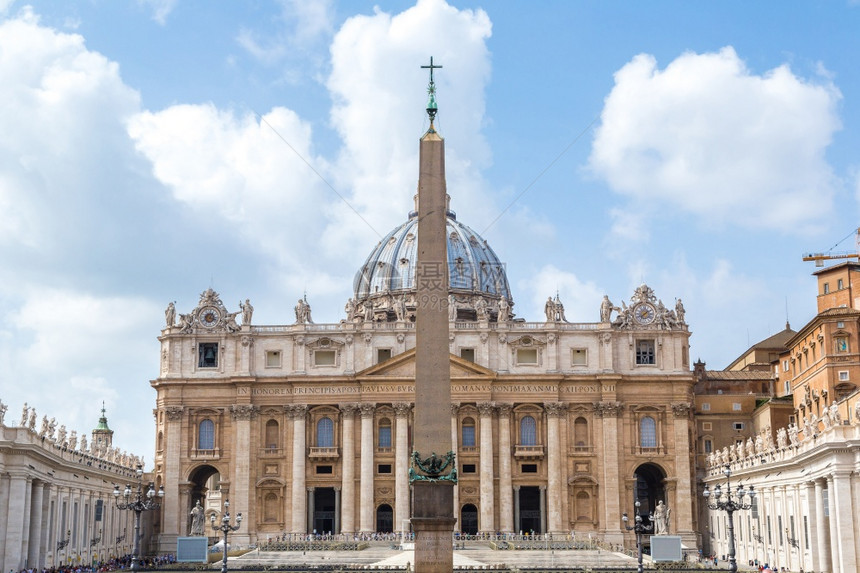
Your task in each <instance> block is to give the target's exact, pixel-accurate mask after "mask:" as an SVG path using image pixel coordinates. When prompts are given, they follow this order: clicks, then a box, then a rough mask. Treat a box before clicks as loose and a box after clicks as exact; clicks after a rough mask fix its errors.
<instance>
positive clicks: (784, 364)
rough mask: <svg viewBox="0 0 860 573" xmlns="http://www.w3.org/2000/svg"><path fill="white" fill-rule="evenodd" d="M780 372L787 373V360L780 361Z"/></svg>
mask: <svg viewBox="0 0 860 573" xmlns="http://www.w3.org/2000/svg"><path fill="white" fill-rule="evenodd" d="M782 371H783V372H788V360H783V361H782Z"/></svg>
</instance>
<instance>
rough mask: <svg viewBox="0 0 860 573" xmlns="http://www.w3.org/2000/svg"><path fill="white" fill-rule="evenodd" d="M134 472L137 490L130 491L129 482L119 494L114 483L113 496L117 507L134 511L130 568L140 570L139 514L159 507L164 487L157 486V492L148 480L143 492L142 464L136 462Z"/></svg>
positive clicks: (117, 487)
mask: <svg viewBox="0 0 860 573" xmlns="http://www.w3.org/2000/svg"><path fill="white" fill-rule="evenodd" d="M135 473H136V474H137V491H132V489H131V484H128V485H126V486H125V490H124V491H123V492H122V494H120V491H119V486H118V485H114V487H113V497H114V499H115V500H116V507H117V509H127V510H129V511H133V512H134V549H133V550H132V555H131V570H132V571H140V514H141V513H143V512H144V511H151V510H154V509H158V508H159V507H161V499H162V498H163V497H164V487H163V486H159V488H158V492H156V491H155V487H154V485H153V483H152V482H150V483H149V487H148V489H147V490H146V492H144V491H143V466H142V465H140V464H138V465H137V470H136V472H135ZM120 495H121V496H122V497H121V498H120ZM156 498H157V499H156Z"/></svg>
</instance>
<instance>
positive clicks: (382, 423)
mask: <svg viewBox="0 0 860 573" xmlns="http://www.w3.org/2000/svg"><path fill="white" fill-rule="evenodd" d="M378 447H380V448H390V447H391V420H389V419H388V418H382V419H381V420H379V445H378Z"/></svg>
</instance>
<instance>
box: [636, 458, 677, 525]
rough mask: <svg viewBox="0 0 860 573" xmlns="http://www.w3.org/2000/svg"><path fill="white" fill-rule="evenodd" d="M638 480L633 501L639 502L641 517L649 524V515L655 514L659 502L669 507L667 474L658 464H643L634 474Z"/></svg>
mask: <svg viewBox="0 0 860 573" xmlns="http://www.w3.org/2000/svg"><path fill="white" fill-rule="evenodd" d="M633 476H634V477H635V478H636V490H635V492H634V494H633V495H634V499H633V501H634V502H636V501H638V502H639V503H640V504H641V505H640V506H639V515H640V516H641V517H642V519H643V521H644V522H645V523H649V520H648V515H649V514H651V513H653V512H654V508H656V507H657V502H659V501H663V502H664V503H666V504H667V505H668V503H669V500H668V499H666V487H665V480H666V473H665V472H664V471H663V469H662V468H661V467H660V466H658V465H656V464H651V463H647V464H642V465H641V466H639V467H638V468H636V470H635V471H634V472H633Z"/></svg>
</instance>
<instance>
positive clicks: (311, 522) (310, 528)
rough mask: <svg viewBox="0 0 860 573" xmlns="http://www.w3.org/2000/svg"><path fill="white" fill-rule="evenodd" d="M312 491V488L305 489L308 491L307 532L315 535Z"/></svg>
mask: <svg viewBox="0 0 860 573" xmlns="http://www.w3.org/2000/svg"><path fill="white" fill-rule="evenodd" d="M314 489H315V488H312V487H309V488H307V490H308V494H307V495H308V502H307V508H308V531H309V532H311V533H316V523H315V522H314Z"/></svg>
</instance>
